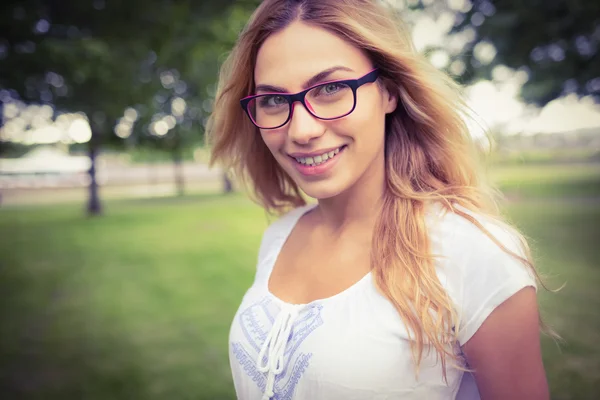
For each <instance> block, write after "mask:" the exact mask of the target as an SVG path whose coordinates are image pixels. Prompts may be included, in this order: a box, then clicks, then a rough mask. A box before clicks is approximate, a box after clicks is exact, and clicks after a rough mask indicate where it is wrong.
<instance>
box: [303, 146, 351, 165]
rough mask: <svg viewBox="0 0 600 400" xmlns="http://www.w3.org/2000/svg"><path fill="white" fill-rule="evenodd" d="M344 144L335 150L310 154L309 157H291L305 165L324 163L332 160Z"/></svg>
mask: <svg viewBox="0 0 600 400" xmlns="http://www.w3.org/2000/svg"><path fill="white" fill-rule="evenodd" d="M345 147H346V145H343V146H340V147H338V148H337V149H335V150H330V151H327V152H324V153H323V154H319V155H315V156H311V157H292V158H293V159H294V160H296V162H297V163H298V164H302V165H305V166H307V167H315V166H317V165H321V164H325V163H327V162H330V161H331V160H333V159H334V158H335V157H337V155H338V154H339V153H340V151H342V150H343V149H344V148H345Z"/></svg>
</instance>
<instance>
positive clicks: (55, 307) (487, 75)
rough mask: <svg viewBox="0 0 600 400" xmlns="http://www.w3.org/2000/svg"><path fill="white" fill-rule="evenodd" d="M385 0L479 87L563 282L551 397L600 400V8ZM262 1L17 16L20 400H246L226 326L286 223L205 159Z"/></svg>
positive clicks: (538, 249) (3, 23)
mask: <svg viewBox="0 0 600 400" xmlns="http://www.w3.org/2000/svg"><path fill="white" fill-rule="evenodd" d="M382 1H383V0H382ZM385 2H386V3H389V4H390V5H391V6H393V7H395V8H397V9H398V10H399V12H400V13H401V14H402V17H403V18H404V19H405V20H406V22H407V23H408V25H409V27H410V29H411V32H412V34H413V38H414V41H415V45H416V47H417V49H418V50H419V51H421V52H423V53H424V54H425V55H426V56H427V57H428V58H429V59H430V60H431V62H432V63H433V64H434V65H435V66H436V67H438V68H440V69H442V70H444V71H446V72H447V73H449V74H450V75H451V76H452V77H454V78H455V79H456V80H457V81H459V82H461V83H463V84H464V85H465V91H466V94H467V96H468V98H469V102H470V104H471V106H472V107H473V109H474V110H475V111H476V113H477V115H478V117H477V122H478V123H477V124H473V126H472V130H473V135H474V136H475V137H476V138H477V139H478V140H479V141H480V143H481V144H482V148H484V149H486V150H485V151H486V152H487V153H488V172H489V176H490V178H491V179H492V180H493V181H494V182H495V183H496V184H497V185H498V187H499V188H500V189H501V190H502V192H503V193H504V195H505V199H504V201H503V202H502V208H503V210H504V212H505V214H506V215H507V216H508V218H509V219H510V220H511V221H512V222H513V223H515V224H516V225H517V226H518V227H519V228H521V229H522V230H523V232H524V233H525V234H526V235H527V237H528V238H529V240H530V244H531V246H532V249H533V253H534V257H535V260H536V262H537V265H538V268H539V269H540V271H541V272H542V273H543V274H544V275H545V276H546V277H547V279H546V283H547V284H548V286H549V287H550V288H557V287H559V286H562V285H563V284H565V286H564V288H563V289H562V290H560V291H559V292H557V293H551V292H548V291H545V290H544V289H543V288H540V290H539V297H540V304H541V308H542V310H543V313H544V316H545V317H546V320H547V322H548V323H549V324H550V325H551V326H552V327H553V328H554V329H555V330H556V331H558V333H559V334H561V335H562V337H563V339H564V341H563V342H560V343H556V342H554V341H553V340H551V339H549V338H548V337H545V336H544V337H542V345H543V352H544V362H545V366H546V370H547V374H548V378H549V383H550V387H551V393H552V398H553V399H576V400H580V399H581V400H584V399H596V398H597V395H598V392H599V390H600V389H599V388H600V289H599V288H600V247H599V246H598V243H599V240H598V237H599V234H600V227H599V226H600V108H599V106H598V101H599V99H600V57H599V55H598V46H599V45H600V3H599V2H597V1H592V0H581V1H567V0H564V1H561V0H546V1H535V0H524V1H486V0H450V1H435V0H427V1H426V0H412V1H409V0H406V1H402V0H386V1H385ZM257 3H258V2H257V1H251V0H248V1H233V0H219V1H191V0H189V1H185V0H156V1H154V0H129V1H117V0H112V1H111V0H85V1H83V0H82V1H77V2H69V3H67V2H56V1H42V0H35V1H34V0H21V1H15V0H6V1H3V2H2V5H0V107H1V111H2V112H1V113H0V116H1V118H2V119H1V121H2V122H1V125H0V297H1V300H0V398H1V399H27V400H29V399H116V400H120V399H173V400H174V399H195V400H198V399H218V400H220V399H233V398H235V395H234V391H233V387H232V381H231V376H230V371H229V364H228V359H227V334H228V329H229V324H230V322H231V318H232V317H233V314H234V312H235V310H236V308H237V306H238V304H239V302H240V300H241V297H242V295H243V293H244V291H245V290H246V288H247V287H248V286H249V284H250V283H251V281H252V278H253V274H254V268H255V259H256V255H257V251H258V245H259V242H260V239H261V234H262V231H263V229H264V228H265V227H266V226H267V224H268V222H269V219H268V218H267V217H266V215H265V213H264V212H263V211H262V210H261V209H260V208H259V207H258V206H256V205H255V204H253V203H252V202H250V201H249V200H248V199H247V198H246V196H245V195H244V194H243V192H241V191H240V190H239V188H238V187H237V185H235V182H232V180H231V179H229V178H228V176H227V175H226V174H224V172H223V171H221V170H220V169H219V168H218V167H215V168H209V167H208V166H207V160H208V157H209V151H210V149H208V148H207V147H206V145H205V141H204V127H205V125H206V121H207V117H208V115H209V114H210V112H211V110H212V104H213V100H214V95H215V80H216V76H217V71H218V67H219V65H220V63H221V62H222V61H223V59H224V56H225V55H226V53H227V51H228V50H229V49H230V48H231V46H232V44H233V42H234V40H235V38H236V36H237V34H238V33H239V31H240V30H241V28H242V27H243V25H244V24H245V22H246V20H247V18H248V16H249V15H250V13H251V11H252V10H253V9H254V8H255V7H256V5H257ZM484 132H487V133H488V134H489V136H485V135H484Z"/></svg>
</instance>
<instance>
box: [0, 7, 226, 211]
mask: <svg viewBox="0 0 600 400" xmlns="http://www.w3.org/2000/svg"><path fill="white" fill-rule="evenodd" d="M232 3H233V0H218V1H217V0H215V1H202V2H199V1H192V0H171V1H168V0H166V1H162V0H128V1H118V0H112V1H111V0H95V1H90V2H70V3H65V2H55V1H51V0H45V1H41V0H12V1H10V0H7V1H4V2H3V3H2V5H1V6H0V58H2V60H1V64H0V68H1V69H0V89H3V90H5V91H6V90H9V92H10V93H11V96H12V97H16V98H19V99H21V100H23V101H25V102H28V103H42V104H50V105H52V106H53V107H54V109H55V110H56V111H58V112H67V111H69V112H74V111H82V112H84V113H85V114H86V115H87V116H88V118H89V120H90V126H91V130H92V138H91V140H90V141H89V145H88V148H89V155H90V159H91V161H92V163H91V165H92V167H91V168H90V178H91V179H90V181H91V183H90V186H89V189H90V191H89V193H90V195H89V202H88V212H89V213H90V214H91V215H96V214H99V213H100V212H101V205H100V201H99V196H98V185H97V183H96V176H95V164H96V163H95V160H96V156H97V154H98V151H99V149H100V147H101V146H102V145H105V144H107V143H113V144H119V143H120V142H121V141H120V139H119V138H118V137H116V135H114V134H113V127H114V126H115V125H116V123H117V121H118V120H119V119H120V117H121V116H122V115H123V112H124V110H125V109H126V108H127V107H129V106H133V105H136V104H144V103H147V102H148V98H151V97H152V96H154V94H155V91H156V85H155V83H156V80H155V78H156V76H155V74H153V73H154V72H155V71H156V70H159V69H161V68H162V65H164V64H165V63H169V62H177V61H178V60H176V59H175V58H174V57H171V56H163V55H164V54H170V53H169V52H171V53H172V54H183V53H182V52H181V51H178V50H177V47H178V46H179V45H180V43H181V42H186V41H188V42H189V41H194V40H196V41H201V39H202V38H203V36H202V35H204V34H209V33H210V32H209V30H208V27H209V23H208V22H209V21H211V20H212V18H213V17H214V16H216V15H219V14H220V13H222V12H223V11H224V10H226V9H227V8H228V7H229V6H230V5H231V4H232ZM189 26H194V27H195V33H196V34H197V35H198V36H196V37H186V36H181V37H179V38H178V37H177V35H178V34H179V33H180V32H181V29H180V28H179V27H189ZM178 39H179V40H178ZM157 49H158V50H157ZM157 54H158V56H157Z"/></svg>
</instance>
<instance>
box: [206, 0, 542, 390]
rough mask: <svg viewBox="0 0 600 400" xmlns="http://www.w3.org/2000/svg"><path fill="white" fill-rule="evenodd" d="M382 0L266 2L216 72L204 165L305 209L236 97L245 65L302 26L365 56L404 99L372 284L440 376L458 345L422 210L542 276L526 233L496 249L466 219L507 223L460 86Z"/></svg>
mask: <svg viewBox="0 0 600 400" xmlns="http://www.w3.org/2000/svg"><path fill="white" fill-rule="evenodd" d="M381 3H382V2H381V1H375V0H373V1H370V0H296V1H294V0H265V1H263V2H262V4H261V5H260V6H259V7H258V8H257V10H256V11H255V12H254V14H253V15H252V17H251V18H250V20H249V22H248V24H247V25H246V27H245V29H244V30H243V31H242V33H241V34H240V37H239V39H238V42H237V44H236V45H235V47H234V48H233V50H232V52H231V53H230V54H229V56H228V58H227V59H226V61H225V63H224V64H223V66H222V69H221V74H220V80H219V86H218V90H217V97H216V102H215V106H214V112H213V114H212V116H211V118H210V121H209V125H208V130H207V134H208V138H209V143H210V145H211V146H212V158H211V163H215V162H219V163H221V164H222V165H224V166H225V168H228V169H229V168H231V169H233V170H234V171H235V174H236V177H237V178H238V179H241V180H242V181H243V182H246V183H247V184H248V185H249V186H250V187H251V189H252V192H253V194H254V199H255V200H256V201H257V202H258V203H259V204H261V205H262V206H263V207H264V208H265V209H267V210H268V211H271V212H276V213H281V212H283V211H285V210H287V209H289V208H292V207H297V206H300V205H303V204H305V200H304V199H303V197H302V193H301V191H300V189H299V188H298V186H297V185H296V183H295V182H294V181H293V180H292V178H291V177H290V176H289V175H288V174H287V173H286V172H284V170H283V169H282V168H281V167H280V166H279V165H278V163H277V161H276V160H275V158H274V157H273V156H272V155H271V153H270V152H269V150H268V148H267V146H266V145H265V144H264V142H263V140H262V138H261V136H260V135H259V133H258V132H257V128H256V127H255V126H254V125H253V124H252V123H251V122H250V120H249V119H248V118H247V117H246V116H245V115H244V113H243V110H242V108H241V107H240V105H239V99H241V98H242V97H245V96H247V95H249V94H251V93H252V92H253V89H254V86H253V85H254V82H253V74H252V73H251V71H254V65H255V62H256V56H257V53H258V50H259V48H260V46H261V45H262V43H264V41H265V39H266V38H267V37H269V35H271V34H273V33H275V32H278V31H280V30H282V29H283V28H285V27H286V26H288V25H289V24H290V23H291V22H293V21H302V22H304V23H307V24H310V25H312V26H316V27H320V28H323V29H326V30H327V31H329V32H332V33H334V34H335V35H338V36H339V37H341V38H342V39H344V40H346V41H347V42H349V43H351V44H352V45H354V46H356V47H357V48H360V49H362V50H363V51H365V53H366V54H367V55H368V57H370V59H371V60H372V62H373V64H374V65H375V66H376V67H377V68H379V71H380V78H379V83H380V84H381V85H384V86H385V87H386V88H387V90H388V91H389V92H390V93H391V94H395V95H396V96H397V98H398V100H399V101H398V107H397V109H396V111H395V112H393V113H391V114H389V115H387V117H386V118H387V119H386V138H385V173H386V190H385V194H384V199H383V206H382V211H381V214H380V216H379V217H378V220H377V223H376V225H375V228H374V229H375V230H374V235H373V241H372V251H371V260H370V261H371V269H372V271H373V274H374V278H375V282H376V285H377V287H378V289H379V290H380V291H381V292H382V293H383V294H384V295H385V296H386V297H387V298H388V299H389V300H390V301H391V303H392V304H393V305H394V306H395V308H396V310H397V311H398V313H399V315H400V317H401V318H402V320H403V322H404V323H405V324H406V326H407V328H408V331H409V334H410V335H411V349H412V356H413V359H414V361H415V365H416V371H418V367H419V365H420V362H421V360H422V356H423V350H424V348H425V347H427V348H430V347H429V346H432V347H433V348H435V351H436V352H437V355H438V357H439V358H440V360H441V364H442V368H443V375H444V378H445V377H446V366H447V361H448V359H450V360H451V361H452V364H453V365H457V366H459V367H460V365H461V359H460V357H459V356H458V355H457V354H455V353H454V348H453V346H452V345H451V344H452V343H455V342H456V340H457V338H456V333H455V332H458V319H457V315H456V311H455V310H454V308H453V305H452V302H451V300H450V299H449V297H448V294H447V293H446V291H445V290H444V288H443V286H442V284H441V282H440V280H439V279H438V276H437V274H436V269H435V263H434V257H433V255H432V254H431V249H430V243H429V238H428V234H427V229H426V225H425V205H426V204H427V203H429V202H432V201H438V202H440V203H441V204H442V205H443V207H444V208H445V209H448V210H450V211H452V212H455V213H457V214H458V215H460V216H462V217H464V218H466V219H468V220H469V221H470V222H471V223H473V224H474V225H476V226H477V227H478V228H479V229H481V230H482V231H483V232H484V233H485V234H486V235H487V236H489V237H490V238H491V239H492V240H493V241H494V242H495V243H496V244H497V245H498V246H500V247H501V248H502V249H503V251H505V252H507V253H509V254H511V255H512V256H513V257H516V258H518V259H519V260H520V261H521V262H522V263H523V264H524V265H525V266H526V267H527V268H529V269H530V270H531V271H532V272H533V273H534V274H535V276H536V277H537V278H538V280H539V276H538V274H537V272H536V271H535V268H534V267H533V264H532V262H531V256H530V252H529V249H528V247H527V243H526V241H525V240H524V238H523V236H522V235H520V234H518V233H517V232H516V230H514V229H513V231H514V232H515V234H517V236H518V237H519V238H520V239H521V244H522V250H523V254H524V255H525V257H521V256H520V255H518V254H515V253H514V252H512V251H510V250H509V249H508V248H506V247H505V246H503V245H502V243H500V241H498V240H497V239H496V238H495V237H494V236H493V235H492V234H491V233H490V232H489V231H487V230H486V229H485V228H484V226H483V225H482V224H481V223H480V222H479V221H478V220H477V219H475V218H474V217H473V216H472V215H471V213H470V211H471V212H477V213H480V214H484V215H486V216H489V217H491V218H493V219H494V220H495V221H497V222H499V223H501V224H503V225H504V226H508V225H507V224H506V223H505V222H504V221H503V220H502V218H501V216H500V213H499V210H498V207H497V203H496V200H495V198H496V192H495V191H493V190H492V189H491V188H490V186H488V185H487V184H486V182H485V180H484V179H483V176H482V174H481V172H482V171H483V167H482V163H481V160H480V155H479V152H478V150H477V146H476V145H475V143H474V141H473V139H472V137H471V135H470V134H469V130H468V128H467V125H466V122H465V120H466V118H465V117H466V116H468V115H469V114H470V113H469V111H468V108H467V106H466V103H465V101H464V100H463V98H462V95H461V92H460V90H459V88H458V86H457V85H456V84H455V83H454V82H453V81H452V80H451V79H450V78H449V77H447V76H446V75H445V74H444V73H442V72H440V71H438V70H437V69H435V68H434V67H433V66H432V65H431V64H430V63H429V62H428V61H427V59H426V58H425V57H424V56H422V55H421V54H419V53H418V52H417V51H416V50H415V48H414V46H413V44H412V40H411V37H410V34H409V32H408V31H407V30H406V29H405V28H404V27H403V25H402V24H401V23H400V21H399V19H398V18H397V15H396V13H395V12H394V11H393V10H391V9H390V8H388V7H386V6H384V5H382V4H381ZM398 227H402V229H398ZM540 323H541V321H540ZM542 326H543V323H542ZM454 327H456V330H453V328H454Z"/></svg>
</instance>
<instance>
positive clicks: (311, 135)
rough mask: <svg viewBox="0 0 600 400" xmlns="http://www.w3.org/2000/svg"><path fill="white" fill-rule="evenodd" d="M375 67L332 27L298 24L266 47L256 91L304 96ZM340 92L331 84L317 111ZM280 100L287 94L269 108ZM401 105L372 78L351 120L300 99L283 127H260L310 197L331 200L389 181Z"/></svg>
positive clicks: (260, 57) (260, 59)
mask: <svg viewBox="0 0 600 400" xmlns="http://www.w3.org/2000/svg"><path fill="white" fill-rule="evenodd" d="M371 70H373V64H372V62H371V61H370V60H369V58H368V57H367V56H366V55H365V54H364V53H363V52H362V51H361V50H359V49H358V48H356V47H354V46H353V45H351V44H349V43H348V42H346V41H344V40H342V39H341V38H339V37H338V36H336V35H334V34H332V33H330V32H329V31H327V30H324V29H321V28H318V27H314V26H311V25H307V24H305V23H302V22H293V23H292V24H290V25H289V26H288V27H286V28H285V29H284V30H282V31H280V32H278V33H276V34H273V35H271V36H270V37H269V38H267V40H266V41H265V42H264V44H263V45H262V46H261V48H260V49H259V51H258V55H257V60H256V66H255V70H254V79H255V84H256V88H257V91H256V94H263V93H273V92H274V91H283V92H287V93H297V92H301V91H303V90H304V89H306V88H307V87H310V86H313V85H315V84H319V83H324V82H329V81H333V80H342V79H358V78H360V77H362V76H364V75H365V74H367V73H368V72H370V71H371ZM324 71H327V72H326V73H325V74H322V73H323V72H324ZM317 75H320V76H317ZM315 78H316V79H315ZM337 90H339V87H336V86H335V85H333V86H325V87H323V90H321V91H319V94H318V96H316V95H315V96H311V97H309V96H307V98H306V100H307V101H308V102H309V103H310V102H313V103H315V106H314V107H313V108H314V110H315V111H316V110H317V109H318V108H317V107H318V105H316V102H317V101H330V100H328V98H326V97H324V96H325V95H327V94H329V93H333V92H335V91H337ZM319 98H320V99H324V100H319ZM280 103H281V99H277V98H271V100H269V102H266V103H265V104H264V106H265V107H267V106H272V105H277V104H280ZM395 108H396V99H395V98H393V97H392V96H390V95H389V94H388V92H387V91H386V90H384V89H383V88H382V87H380V85H378V84H377V83H367V84H365V85H363V86H361V87H359V88H358V90H357V92H356V108H355V109H354V111H353V112H352V113H351V114H349V115H347V116H345V117H342V118H340V119H335V120H321V119H318V118H315V117H314V116H312V115H311V114H310V113H309V112H308V111H307V109H306V108H305V107H304V106H303V105H302V104H301V103H299V102H296V103H294V107H293V112H292V115H291V119H290V120H289V121H288V122H287V123H286V124H285V125H284V126H282V127H280V128H277V129H261V130H260V131H261V135H262V138H263V140H264V142H265V144H266V145H267V147H268V148H269V150H270V151H271V153H272V154H273V156H274V157H275V159H276V160H277V162H278V163H279V164H280V165H281V167H282V168H283V169H284V170H285V171H286V172H287V173H288V174H289V175H290V176H291V177H292V178H293V179H294V181H295V182H296V183H297V184H298V186H299V187H300V188H301V189H302V190H303V191H304V192H305V193H306V194H307V195H309V196H311V197H314V198H317V199H325V198H330V197H333V196H336V195H338V194H341V193H343V192H345V191H347V190H348V189H350V188H351V187H353V186H354V185H356V184H357V183H359V182H360V183H366V181H365V180H371V179H381V180H382V181H383V179H384V137H385V132H384V130H385V115H386V114H387V113H390V112H392V111H393V110H394V109H395ZM321 116H323V115H321ZM317 164H318V165H317Z"/></svg>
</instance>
